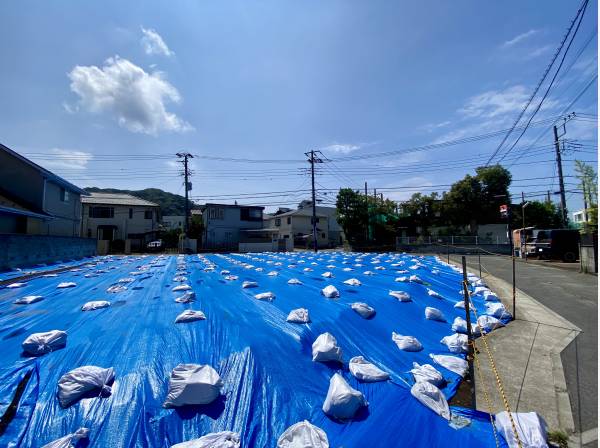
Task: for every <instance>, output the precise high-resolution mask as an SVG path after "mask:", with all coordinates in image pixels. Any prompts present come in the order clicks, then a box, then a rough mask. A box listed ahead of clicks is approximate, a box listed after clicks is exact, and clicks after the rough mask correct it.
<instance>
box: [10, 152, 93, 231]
mask: <svg viewBox="0 0 600 448" xmlns="http://www.w3.org/2000/svg"><path fill="white" fill-rule="evenodd" d="M82 195H87V192H86V191H85V190H82V189H81V188H79V187H77V186H75V185H73V184H72V183H70V182H68V181H66V180H65V179H63V178H62V177H59V176H57V175H56V174H54V173H52V172H50V171H48V170H47V169H45V168H42V167H41V166H39V165H37V164H35V163H33V162H32V161H31V160H29V159H27V158H25V157H23V156H22V155H20V154H18V153H16V152H15V151H13V150H12V149H10V148H8V147H6V146H4V145H2V144H0V233H5V234H6V233H11V234H29V235H51V236H64V237H78V236H80V228H81V201H80V197H81V196H82Z"/></svg>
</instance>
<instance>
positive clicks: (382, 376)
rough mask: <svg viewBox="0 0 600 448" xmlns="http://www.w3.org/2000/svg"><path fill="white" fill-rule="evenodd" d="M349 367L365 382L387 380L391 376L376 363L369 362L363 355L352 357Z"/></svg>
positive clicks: (351, 371)
mask: <svg viewBox="0 0 600 448" xmlns="http://www.w3.org/2000/svg"><path fill="white" fill-rule="evenodd" d="M348 368H349V370H350V373H351V374H352V375H353V376H354V377H355V378H357V379H359V380H360V381H364V382H365V383H374V382H376V381H385V380H387V379H389V377H390V374H389V373H387V372H384V371H383V370H381V369H380V368H379V367H377V366H376V365H375V364H373V363H370V362H368V361H367V360H365V358H363V357H362V356H355V357H354V358H352V359H350V362H349V363H348Z"/></svg>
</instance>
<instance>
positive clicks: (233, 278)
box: [223, 275, 239, 282]
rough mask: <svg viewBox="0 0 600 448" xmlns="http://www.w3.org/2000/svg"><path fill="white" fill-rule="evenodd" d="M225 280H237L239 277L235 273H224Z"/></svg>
mask: <svg viewBox="0 0 600 448" xmlns="http://www.w3.org/2000/svg"><path fill="white" fill-rule="evenodd" d="M223 278H224V279H225V280H228V281H230V282H233V281H235V280H237V279H238V278H239V277H238V276H237V275H226V276H225V277H223Z"/></svg>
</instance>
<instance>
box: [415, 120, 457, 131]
mask: <svg viewBox="0 0 600 448" xmlns="http://www.w3.org/2000/svg"><path fill="white" fill-rule="evenodd" d="M451 124H452V122H451V121H442V122H441V123H428V124H425V125H423V126H421V127H420V128H419V129H422V130H423V131H425V132H427V133H431V132H433V131H437V130H438V129H441V128H445V127H447V126H450V125H451Z"/></svg>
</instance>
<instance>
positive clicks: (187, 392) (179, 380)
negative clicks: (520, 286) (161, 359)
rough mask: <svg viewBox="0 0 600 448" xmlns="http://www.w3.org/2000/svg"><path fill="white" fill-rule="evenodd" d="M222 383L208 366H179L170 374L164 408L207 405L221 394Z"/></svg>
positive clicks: (215, 372)
mask: <svg viewBox="0 0 600 448" xmlns="http://www.w3.org/2000/svg"><path fill="white" fill-rule="evenodd" d="M222 387H223V381H222V380H221V377H220V376H219V374H218V373H217V371H216V370H215V369H213V368H212V367H211V366H209V365H208V364H179V365H178V366H177V367H175V368H174V369H173V371H172V372H171V377H170V378H169V391H168V393H167V399H166V400H165V402H164V404H163V406H164V407H166V408H170V407H177V406H185V405H198V404H209V403H212V402H213V401H215V400H216V399H217V397H218V396H219V395H220V394H221V388H222Z"/></svg>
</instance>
